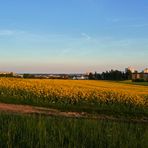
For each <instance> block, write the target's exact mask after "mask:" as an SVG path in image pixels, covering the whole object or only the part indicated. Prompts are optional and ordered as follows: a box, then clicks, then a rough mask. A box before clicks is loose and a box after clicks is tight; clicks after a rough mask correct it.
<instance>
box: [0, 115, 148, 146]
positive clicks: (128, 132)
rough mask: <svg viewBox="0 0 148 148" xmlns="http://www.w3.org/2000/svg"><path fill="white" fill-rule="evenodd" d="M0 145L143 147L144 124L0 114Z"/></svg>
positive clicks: (147, 131) (147, 129)
mask: <svg viewBox="0 0 148 148" xmlns="http://www.w3.org/2000/svg"><path fill="white" fill-rule="evenodd" d="M0 125H1V126H0V147H2V148H7V147H8V148H14V147H15V148H20V147H21V148H49V147H50V148H52V147H53V148H65V147H69V148H73V147H75V148H84V147H85V148H96V147H99V148H106V147H110V148H128V147H129V148H137V147H138V148H146V147H148V141H147V139H148V125H147V124H139V123H130V122H127V123H125V122H112V121H107V120H106V121H105V120H90V119H75V118H74V119H72V118H62V117H47V116H36V115H26V116H25V115H14V114H13V115H12V114H4V113H0Z"/></svg>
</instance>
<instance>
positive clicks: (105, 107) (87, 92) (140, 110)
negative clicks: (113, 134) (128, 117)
mask: <svg viewBox="0 0 148 148" xmlns="http://www.w3.org/2000/svg"><path fill="white" fill-rule="evenodd" d="M0 101H1V102H6V103H17V104H31V105H37V106H46V107H58V108H61V109H71V110H81V111H88V112H99V113H100V112H101V113H102V112H103V113H109V114H110V113H118V114H133V115H134V114H135V115H141V114H144V115H147V113H148V111H147V107H148V87H147V86H138V85H131V84H122V83H117V82H109V81H89V80H37V79H14V78H1V79H0Z"/></svg>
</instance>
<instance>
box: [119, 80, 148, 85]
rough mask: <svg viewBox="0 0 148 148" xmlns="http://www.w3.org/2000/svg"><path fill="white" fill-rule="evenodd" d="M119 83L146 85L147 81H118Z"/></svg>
mask: <svg viewBox="0 0 148 148" xmlns="http://www.w3.org/2000/svg"><path fill="white" fill-rule="evenodd" d="M120 83H125V84H132V85H143V86H148V82H132V81H131V80H126V81H120Z"/></svg>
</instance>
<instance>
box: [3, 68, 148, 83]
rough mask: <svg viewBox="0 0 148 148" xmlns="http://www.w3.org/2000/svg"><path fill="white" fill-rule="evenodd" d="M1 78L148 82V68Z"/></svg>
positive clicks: (7, 75)
mask: <svg viewBox="0 0 148 148" xmlns="http://www.w3.org/2000/svg"><path fill="white" fill-rule="evenodd" d="M0 77H14V78H32V79H71V80H117V81H118V80H120V81H122V80H132V81H137V82H141V81H143V82H144V81H147V82H148V68H145V69H144V70H143V71H141V72H138V71H137V70H135V69H134V68H132V67H128V68H125V71H119V70H110V71H105V72H102V73H97V72H94V73H93V72H89V73H88V72H87V73H83V74H82V73H80V74H30V73H24V74H19V73H15V72H0Z"/></svg>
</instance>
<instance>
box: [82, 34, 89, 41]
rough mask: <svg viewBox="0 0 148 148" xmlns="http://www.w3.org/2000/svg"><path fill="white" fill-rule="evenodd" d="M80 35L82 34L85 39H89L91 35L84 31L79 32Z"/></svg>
mask: <svg viewBox="0 0 148 148" xmlns="http://www.w3.org/2000/svg"><path fill="white" fill-rule="evenodd" d="M81 36H83V37H84V38H86V39H87V40H90V39H91V37H90V36H89V35H88V34H86V33H81Z"/></svg>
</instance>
